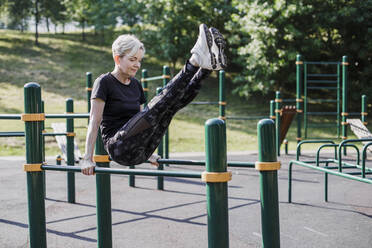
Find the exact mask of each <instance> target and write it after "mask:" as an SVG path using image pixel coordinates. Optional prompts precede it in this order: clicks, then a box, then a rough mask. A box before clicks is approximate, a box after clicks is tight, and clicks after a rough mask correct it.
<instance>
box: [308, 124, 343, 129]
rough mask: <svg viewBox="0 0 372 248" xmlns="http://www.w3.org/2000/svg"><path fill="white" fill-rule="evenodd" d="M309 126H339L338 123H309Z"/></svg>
mask: <svg viewBox="0 0 372 248" xmlns="http://www.w3.org/2000/svg"><path fill="white" fill-rule="evenodd" d="M307 127H312V128H314V127H337V124H328V123H324V124H322V123H318V124H307Z"/></svg>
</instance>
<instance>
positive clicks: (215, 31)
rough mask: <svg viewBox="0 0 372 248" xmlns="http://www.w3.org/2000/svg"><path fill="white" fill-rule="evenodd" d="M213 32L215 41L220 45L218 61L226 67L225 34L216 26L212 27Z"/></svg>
mask: <svg viewBox="0 0 372 248" xmlns="http://www.w3.org/2000/svg"><path fill="white" fill-rule="evenodd" d="M210 31H211V33H212V34H213V37H214V42H215V43H216V45H217V47H218V62H219V63H220V64H221V67H222V68H226V66H227V64H226V61H227V58H226V55H225V52H224V50H225V48H226V41H225V39H224V38H223V35H222V34H221V33H220V31H218V29H216V28H213V27H212V28H210Z"/></svg>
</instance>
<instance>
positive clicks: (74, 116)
mask: <svg viewBox="0 0 372 248" xmlns="http://www.w3.org/2000/svg"><path fill="white" fill-rule="evenodd" d="M45 118H49V119H64V118H73V119H78V118H89V113H88V114H45Z"/></svg>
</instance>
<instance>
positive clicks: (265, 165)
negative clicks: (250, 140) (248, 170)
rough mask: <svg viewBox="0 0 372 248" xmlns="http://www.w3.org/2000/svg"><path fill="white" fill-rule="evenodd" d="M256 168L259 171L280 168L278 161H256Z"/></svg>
mask: <svg viewBox="0 0 372 248" xmlns="http://www.w3.org/2000/svg"><path fill="white" fill-rule="evenodd" d="M255 168H256V170H259V171H273V170H279V169H280V162H279V161H278V162H256V163H255Z"/></svg>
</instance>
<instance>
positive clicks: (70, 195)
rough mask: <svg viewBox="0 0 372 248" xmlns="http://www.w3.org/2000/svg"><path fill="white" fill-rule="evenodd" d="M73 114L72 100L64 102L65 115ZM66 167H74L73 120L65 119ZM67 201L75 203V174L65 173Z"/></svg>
mask: <svg viewBox="0 0 372 248" xmlns="http://www.w3.org/2000/svg"><path fill="white" fill-rule="evenodd" d="M73 113H74V100H72V99H71V98H68V99H67V100H66V114H73ZM66 133H67V135H66V165H67V166H74V165H75V156H74V150H75V149H74V119H72V118H66ZM67 201H68V202H69V203H75V173H73V172H67Z"/></svg>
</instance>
